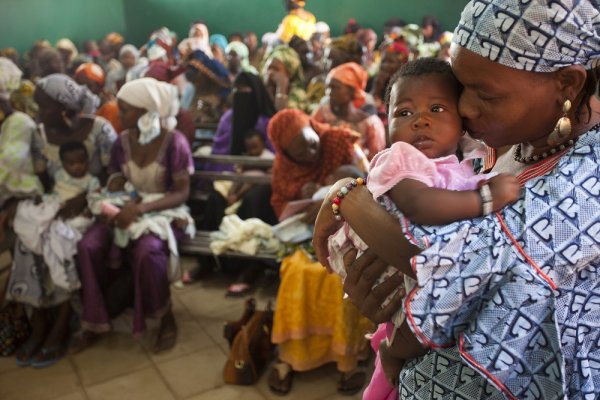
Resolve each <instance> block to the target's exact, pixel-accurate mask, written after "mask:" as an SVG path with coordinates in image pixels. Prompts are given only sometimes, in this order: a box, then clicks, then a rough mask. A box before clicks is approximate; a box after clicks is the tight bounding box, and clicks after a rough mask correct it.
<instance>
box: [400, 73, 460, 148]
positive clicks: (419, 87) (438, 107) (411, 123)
mask: <svg viewBox="0 0 600 400" xmlns="http://www.w3.org/2000/svg"><path fill="white" fill-rule="evenodd" d="M458 96H459V94H458V93H456V89H455V88H454V87H453V85H452V83H451V82H449V81H448V78H447V77H445V76H444V75H442V74H437V73H435V74H425V75H420V76H406V77H402V78H399V79H398V80H397V81H396V82H395V83H394V86H393V87H392V91H391V93H390V108H389V116H388V117H389V134H390V141H391V142H392V143H395V142H405V143H409V144H412V145H413V146H414V147H416V148H417V149H418V150H420V151H421V152H422V153H423V154H425V155H426V156H427V157H429V158H439V157H444V156H448V155H451V154H455V153H456V150H457V147H458V142H459V140H460V138H461V136H462V132H463V128H462V119H461V117H460V115H459V114H458Z"/></svg>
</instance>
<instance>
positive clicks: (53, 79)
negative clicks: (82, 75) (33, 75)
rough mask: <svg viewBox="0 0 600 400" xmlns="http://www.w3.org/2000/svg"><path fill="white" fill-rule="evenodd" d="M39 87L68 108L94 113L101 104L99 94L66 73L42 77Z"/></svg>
mask: <svg viewBox="0 0 600 400" xmlns="http://www.w3.org/2000/svg"><path fill="white" fill-rule="evenodd" d="M37 88H38V89H41V90H43V91H44V93H46V94H47V95H48V96H50V98H52V99H53V100H55V101H57V102H58V103H60V104H62V105H63V106H64V107H65V108H66V109H67V110H71V111H75V112H77V113H83V114H93V113H94V112H95V111H96V109H97V108H98V105H99V104H100V99H99V98H98V96H96V95H95V94H93V93H92V92H90V90H89V89H88V88H87V87H85V86H82V85H79V84H77V82H75V81H74V80H73V79H71V78H69V77H68V76H67V75H65V74H51V75H48V76H46V77H45V78H41V79H39V80H38V81H37Z"/></svg>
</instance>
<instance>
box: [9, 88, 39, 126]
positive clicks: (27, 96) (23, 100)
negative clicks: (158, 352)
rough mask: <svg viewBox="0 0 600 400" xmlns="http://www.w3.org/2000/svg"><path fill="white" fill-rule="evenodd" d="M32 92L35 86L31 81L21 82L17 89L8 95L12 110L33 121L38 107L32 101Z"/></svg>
mask: <svg viewBox="0 0 600 400" xmlns="http://www.w3.org/2000/svg"><path fill="white" fill-rule="evenodd" d="M34 91H35V85H34V84H33V83H32V82H31V81H28V80H26V79H24V80H22V81H21V85H20V86H19V87H18V89H16V90H14V91H13V92H12V93H11V94H10V105H11V106H12V108H13V109H15V110H17V111H21V112H24V113H25V114H27V115H29V116H30V117H31V118H34V119H35V118H36V117H37V113H38V105H37V103H36V102H35V101H34V100H33V92H34Z"/></svg>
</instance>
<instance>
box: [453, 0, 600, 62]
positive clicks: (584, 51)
mask: <svg viewBox="0 0 600 400" xmlns="http://www.w3.org/2000/svg"><path fill="white" fill-rule="evenodd" d="M599 24H600V2H599V1H598V0H580V1H569V0H553V1H550V0H530V1H525V0H510V1H507V0H471V2H470V3H469V4H467V6H466V7H465V9H464V10H463V13H462V15H461V19H460V22H459V24H458V26H457V27H456V30H455V31H454V33H455V35H454V38H453V41H454V43H456V44H458V45H460V46H462V47H465V48H467V49H469V50H471V51H473V52H475V53H477V54H479V55H481V56H483V57H486V58H489V59H490V60H492V61H494V62H498V63H500V64H502V65H506V66H507V67H511V68H516V69H520V70H527V71H538V72H552V71H556V70H558V69H560V68H563V67H566V66H569V65H573V64H581V65H583V66H585V67H586V68H593V67H595V66H597V65H600V29H599V28H598V26H599Z"/></svg>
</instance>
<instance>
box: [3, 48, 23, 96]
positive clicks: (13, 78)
mask: <svg viewBox="0 0 600 400" xmlns="http://www.w3.org/2000/svg"><path fill="white" fill-rule="evenodd" d="M22 75H23V72H22V71H21V70H20V69H19V68H18V67H17V66H16V65H15V63H13V62H12V61H11V60H10V59H8V58H6V57H0V98H3V99H8V97H9V95H10V93H11V92H12V91H14V90H17V89H18V88H19V85H20V84H21V76H22Z"/></svg>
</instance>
